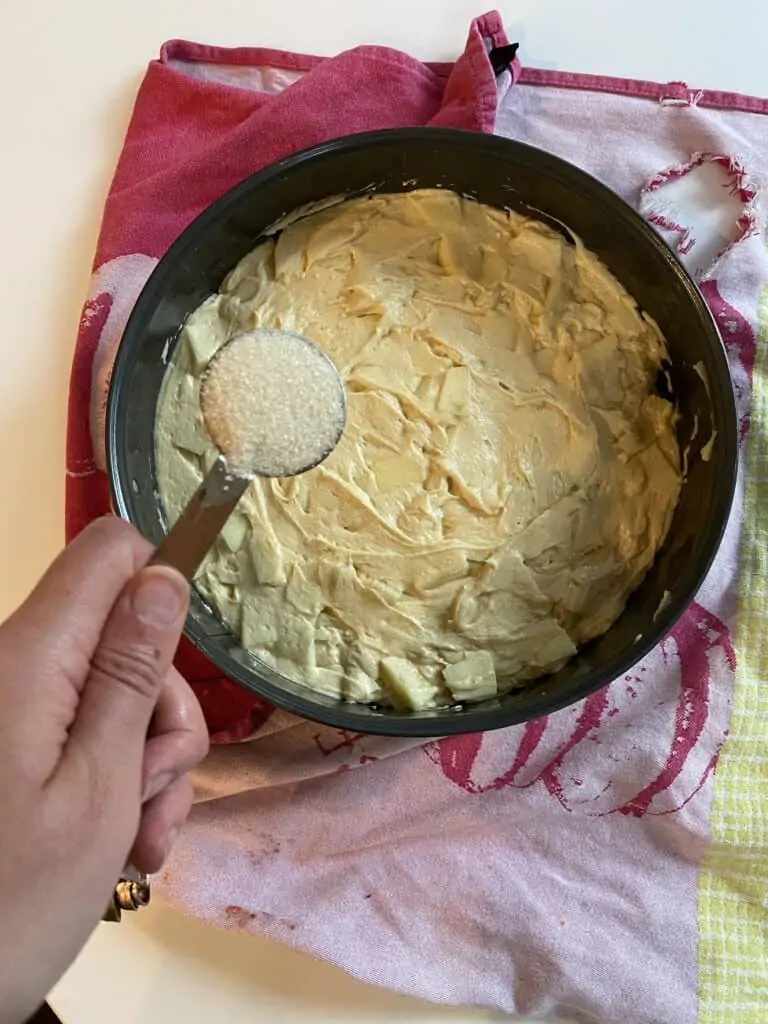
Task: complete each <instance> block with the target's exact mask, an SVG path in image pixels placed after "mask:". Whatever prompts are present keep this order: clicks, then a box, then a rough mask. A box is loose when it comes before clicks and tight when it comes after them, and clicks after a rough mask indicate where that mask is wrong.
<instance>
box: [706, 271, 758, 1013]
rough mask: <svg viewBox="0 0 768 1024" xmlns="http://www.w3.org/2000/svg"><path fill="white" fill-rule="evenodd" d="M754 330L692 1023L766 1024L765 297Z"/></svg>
mask: <svg viewBox="0 0 768 1024" xmlns="http://www.w3.org/2000/svg"><path fill="white" fill-rule="evenodd" d="M759 321H760V331H759V338H758V354H757V361H756V364H755V371H754V378H753V392H752V410H751V433H750V439H749V444H748V451H747V471H746V495H745V508H744V525H743V528H742V549H741V564H740V605H739V615H738V627H737V634H736V651H737V656H738V663H737V668H736V693H735V697H734V707H733V719H732V722H731V730H730V736H729V739H728V741H727V742H726V744H725V747H724V749H723V754H722V757H721V759H720V764H719V767H718V770H717V776H716V780H715V796H714V802H713V805H712V844H711V847H710V849H709V852H708V854H707V857H706V859H705V862H704V865H703V869H702V872H701V875H700V881H699V930H700V940H699V941H700V945H699V975H700V984H699V1024H730V1022H733V1024H737V1022H738V1024H768V289H766V291H765V292H764V294H763V298H762V302H761V304H760V314H759Z"/></svg>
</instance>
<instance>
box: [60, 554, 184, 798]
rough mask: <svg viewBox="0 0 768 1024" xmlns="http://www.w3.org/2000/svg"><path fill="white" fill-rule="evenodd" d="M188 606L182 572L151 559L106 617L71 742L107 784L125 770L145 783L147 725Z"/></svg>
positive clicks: (71, 734)
mask: <svg viewBox="0 0 768 1024" xmlns="http://www.w3.org/2000/svg"><path fill="white" fill-rule="evenodd" d="M188 607H189V585H188V584H187V582H186V580H185V579H184V577H183V576H181V574H180V573H178V572H177V571H176V570H175V569H171V568H169V567H168V566H160V565H158V566H150V567H148V568H145V569H141V570H140V571H139V572H138V573H137V574H136V575H135V576H134V577H133V578H132V579H131V580H129V582H128V583H127V584H126V585H125V587H124V589H123V591H122V593H121V594H120V596H119V597H118V599H117V601H116V603H115V606H114V608H113V609H112V612H111V614H110V616H109V618H108V619H107V622H106V625H105V626H104V629H103V631H102V634H101V637H100V639H99V642H98V645H97V647H96V650H95V651H94V654H93V658H92V659H91V670H90V672H89V673H88V677H87V679H86V681H85V686H84V687H83V690H82V693H81V695H80V702H79V705H78V710H77V717H76V719H75V722H74V723H73V726H72V729H71V730H70V738H69V741H68V743H67V751H69V749H70V748H71V747H74V748H75V749H76V750H77V753H79V754H83V753H87V754H88V755H89V758H88V759H89V761H91V763H93V764H94V765H95V766H96V768H97V770H98V772H99V773H100V775H101V776H102V778H103V779H104V782H105V783H107V785H109V783H110V782H111V781H112V778H114V776H115V775H119V776H121V779H120V781H122V779H124V778H125V777H126V775H127V776H128V777H129V778H130V777H131V776H132V777H134V778H135V781H136V786H137V788H139V787H140V786H141V765H142V760H143V756H144V746H145V743H146V735H147V729H148V728H149V723H150V721H151V718H152V713H153V711H154V709H155V705H156V704H157V701H158V698H159V696H160V691H161V690H162V687H163V685H164V683H165V677H166V675H167V673H168V670H169V668H170V667H171V663H172V661H173V656H174V654H175V652H176V647H177V645H178V643H179V638H180V636H181V630H182V628H183V626H184V619H185V617H186V614H187V609H188ZM67 751H65V754H64V757H65V758H66V756H67ZM105 776H106V778H105ZM110 776H111V777H112V778H110ZM115 782H118V780H117V779H115ZM118 785H119V782H118Z"/></svg>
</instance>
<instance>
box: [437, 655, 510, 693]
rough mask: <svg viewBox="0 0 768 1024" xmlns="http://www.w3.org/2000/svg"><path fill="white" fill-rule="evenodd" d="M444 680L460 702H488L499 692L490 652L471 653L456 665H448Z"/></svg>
mask: <svg viewBox="0 0 768 1024" xmlns="http://www.w3.org/2000/svg"><path fill="white" fill-rule="evenodd" d="M443 680H444V681H445V685H446V686H447V687H448V689H449V690H450V691H451V693H452V694H453V696H454V698H455V700H458V701H476V700H486V699H487V698H488V697H495V696H496V694H497V693H498V691H499V688H498V685H497V683H496V669H495V668H494V664H493V655H492V654H491V653H490V652H489V651H471V652H469V653H467V654H465V655H464V657H463V658H462V660H461V661H459V662H457V663H456V664H455V665H446V667H445V668H444V669H443Z"/></svg>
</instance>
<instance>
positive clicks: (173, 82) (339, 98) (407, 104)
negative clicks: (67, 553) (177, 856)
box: [66, 13, 507, 742]
mask: <svg viewBox="0 0 768 1024" xmlns="http://www.w3.org/2000/svg"><path fill="white" fill-rule="evenodd" d="M506 42H507V40H506V37H505V35H504V30H503V27H502V25H501V21H500V19H499V16H498V14H496V13H490V14H486V15H485V16H484V17H481V18H478V19H477V20H475V21H474V22H473V23H472V25H471V27H470V31H469V38H468V40H467V46H466V49H465V51H464V53H463V55H462V56H461V57H460V58H459V60H458V61H456V63H455V64H422V63H421V62H419V61H417V60H415V59H414V58H412V57H409V56H408V55H407V54H405V53H400V52H399V51H397V50H392V49H389V48H386V47H380V46H360V47H357V48H356V49H354V50H349V51H347V52H346V53H342V54H340V55H339V56H338V57H333V58H327V59H324V58H318V57H309V56H301V55H299V54H293V53H281V52H276V51H273V50H264V49H253V48H238V49H232V50H223V49H221V48H218V47H210V46H202V45H199V44H197V43H189V42H182V41H174V42H169V43H166V45H165V46H164V47H163V48H162V51H161V55H160V59H159V60H157V61H153V62H152V63H151V64H150V65H149V68H148V70H147V74H146V76H145V78H144V81H143V83H142V85H141V88H140V90H139V94H138V97H137V99H136V106H135V108H134V111H133V117H132V118H131V122H130V125H129V128H128V134H127V137H126V140H125V145H124V146H123V152H122V154H121V157H120V161H119V163H118V166H117V171H116V172H115V177H114V180H113V182H112V187H111V189H110V192H109V196H108V198H107V203H106V207H105V210H104V219H103V223H102V226H101V233H100V236H99V242H98V247H97V250H96V258H95V260H94V274H93V279H92V283H91V289H90V293H89V297H88V300H87V302H86V303H85V307H84V310H83V315H82V320H81V324H80V331H79V334H78V338H77V346H76V349H75V358H74V365H73V369H72V379H71V385H70V398H69V424H68V433H67V490H66V532H67V539H68V540H70V539H71V538H72V537H74V536H75V535H76V534H77V533H79V532H80V530H82V529H83V528H84V527H85V526H86V525H87V524H88V523H89V522H90V521H91V520H92V519H95V518H97V517H98V516H101V515H105V514H107V513H108V512H109V511H110V502H109V488H108V482H107V477H106V474H105V468H106V464H105V458H104V413H105V401H106V394H107V388H108V383H109V376H110V372H111V369H112V363H113V360H114V355H115V351H116V348H117V345H118V344H119V341H120V337H121V335H122V331H123V328H124V327H125V323H126V321H127V319H128V316H129V314H130V312H131V309H132V307H133V304H134V303H135V301H136V298H137V297H138V294H139V292H140V291H141V289H142V287H143V285H144V283H145V282H146V280H147V278H148V277H149V275H150V273H151V272H152V270H153V269H154V267H155V266H156V264H157V262H158V260H159V258H160V257H161V256H162V255H163V254H164V253H165V252H166V250H167V249H168V248H169V246H170V245H171V243H172V242H173V241H174V239H175V238H176V237H177V236H178V235H179V234H180V233H181V231H182V230H183V229H184V228H185V227H186V226H187V225H188V224H189V222H190V221H191V220H193V218H194V217H196V216H197V215H198V214H199V213H200V212H201V211H202V210H203V209H204V208H205V207H206V206H208V205H209V204H210V203H211V202H212V201H213V200H214V199H216V198H218V197H219V196H220V195H222V193H224V192H226V191H227V189H229V188H231V187H232V186H233V185H235V184H237V182H239V181H241V180H242V179H243V178H246V177H247V176H248V175H250V174H253V173H254V172H256V171H258V170H259V169H260V168H261V167H264V166H265V165H266V164H269V163H272V162H274V161H275V160H278V159H280V158H281V157H283V156H286V155H287V154H288V153H291V152H293V151H295V150H298V149H302V148H304V147H305V146H309V145H312V144H314V143H317V142H322V141H324V140H326V139H330V138H334V137H336V136H339V135H345V134H350V133H353V132H361V131H367V130H370V129H376V128H395V127H402V126H408V125H411V126H413V125H436V126H437V125H441V126H444V127H445V126H447V127H454V128H469V129H475V130H477V131H492V130H493V126H494V120H495V115H496V97H497V91H496V80H495V76H494V71H493V67H492V65H491V61H490V59H489V52H490V51H491V50H493V49H494V48H496V47H499V46H503V45H505V44H506ZM177 666H178V667H179V669H180V671H181V672H182V674H183V675H184V676H186V678H187V679H189V681H190V682H191V683H192V685H193V687H194V689H195V691H196V693H197V695H198V697H199V699H200V702H201V704H202V706H203V710H204V712H205V715H206V720H207V722H208V726H209V729H210V732H211V735H212V738H213V740H214V742H227V741H230V740H238V739H243V738H245V737H247V736H249V735H251V734H252V733H253V732H254V730H255V729H257V728H258V727H259V726H260V725H261V724H263V722H264V721H265V720H266V718H267V717H268V716H269V714H270V712H271V708H270V707H269V706H268V705H266V704H265V703H264V702H263V701H260V700H259V699H258V698H256V697H254V696H253V695H251V694H249V693H247V692H246V691H245V690H243V689H242V688H240V687H239V686H236V685H235V684H234V683H232V682H230V681H229V680H227V679H225V678H222V677H221V675H220V674H219V673H218V671H217V670H216V669H215V668H214V666H212V665H211V664H210V662H208V661H207V659H206V658H204V657H203V656H202V655H201V654H200V653H199V652H198V651H197V650H196V649H195V648H193V647H192V645H191V644H189V643H186V642H184V643H183V644H182V646H181V648H180V650H179V655H178V658H177Z"/></svg>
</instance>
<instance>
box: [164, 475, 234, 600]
mask: <svg viewBox="0 0 768 1024" xmlns="http://www.w3.org/2000/svg"><path fill="white" fill-rule="evenodd" d="M249 483H250V480H249V479H248V478H246V477H239V476H233V475H232V474H231V473H230V472H229V471H228V469H227V464H226V462H225V461H224V459H222V458H218V459H216V461H215V462H214V464H213V466H212V467H211V469H210V471H209V472H208V475H207V476H206V477H205V479H204V480H203V482H202V483H201V484H200V486H199V487H198V489H197V490H196V491H195V493H194V494H193V495H192V497H191V498H190V500H189V504H188V505H187V507H186V508H185V509H184V511H183V512H182V513H181V515H180V516H179V518H178V519H177V520H176V522H175V523H174V524H173V526H172V527H171V529H170V530H169V532H168V533H167V534H166V536H165V539H164V540H163V541H162V543H161V544H160V546H159V547H158V548H157V549H156V551H155V553H154V555H153V556H152V558H151V559H150V560H149V564H150V565H170V566H173V568H174V569H178V570H179V572H180V573H181V574H182V575H183V576H184V577H185V578H186V579H188V580H190V581H191V580H192V579H193V578H194V575H195V573H196V572H197V570H198V569H199V568H200V564H201V563H202V561H203V559H204V558H205V556H206V554H207V553H208V551H209V549H210V548H211V546H212V545H213V542H214V541H215V540H216V538H217V537H218V535H219V533H220V532H221V528H222V527H223V526H224V524H225V523H226V521H227V519H229V517H230V514H231V513H232V510H233V509H234V507H235V505H237V503H238V501H239V500H240V498H241V497H242V496H243V494H244V493H245V491H246V489H247V487H248V484H249Z"/></svg>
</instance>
